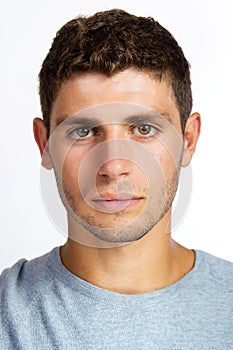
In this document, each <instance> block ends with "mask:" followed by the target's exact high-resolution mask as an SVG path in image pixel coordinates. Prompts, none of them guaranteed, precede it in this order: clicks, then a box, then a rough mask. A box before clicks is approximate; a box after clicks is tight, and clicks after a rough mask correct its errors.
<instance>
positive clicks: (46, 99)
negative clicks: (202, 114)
mask: <svg viewBox="0 0 233 350" xmlns="http://www.w3.org/2000/svg"><path fill="white" fill-rule="evenodd" d="M128 68H135V69H138V70H140V71H143V72H148V73H149V74H151V76H153V77H154V78H155V79H157V80H159V81H161V80H162V79H166V80H167V82H168V83H169V84H170V85H171V87H172V91H173V94H174V98H175V102H176V105H177V108H178V110H179V113H180V123H181V128H182V131H183V132H184V129H185V125H186V121H187V119H188V117H189V115H190V113H191V109H192V92H191V82H190V71H189V63H188V62H187V60H186V58H185V56H184V54H183V51H182V49H181V47H180V46H179V45H178V43H177V42H176V40H175V39H174V37H173V36H172V35H171V34H170V33H169V32H168V31H167V30H166V29H165V28H163V27H162V26H161V25H160V24H159V23H158V22H157V21H154V19H153V18H151V17H147V18H146V17H137V16H134V15H132V14H129V13H127V12H125V11H123V10H118V9H116V10H110V11H104V12H98V13H96V14H95V15H93V16H91V17H77V18H75V19H73V20H71V21H69V22H68V23H66V24H65V25H64V26H63V27H62V28H61V29H60V30H59V31H58V32H57V35H56V37H55V39H54V41H53V44H52V47H51V49H50V51H49V53H48V55H47V57H46V58H45V60H44V62H43V65H42V69H41V71H40V74H39V81H40V89H39V91H40V101H41V108H42V114H43V119H44V123H45V126H46V129H47V135H49V132H50V114H51V108H52V105H53V102H54V101H55V99H56V96H57V94H58V91H59V89H60V87H61V84H62V83H63V82H64V81H67V80H69V79H70V77H72V76H73V74H74V73H75V74H82V73H85V72H97V73H102V74H104V75H106V76H107V77H111V76H113V75H114V74H116V73H119V72H122V71H124V70H126V69H128Z"/></svg>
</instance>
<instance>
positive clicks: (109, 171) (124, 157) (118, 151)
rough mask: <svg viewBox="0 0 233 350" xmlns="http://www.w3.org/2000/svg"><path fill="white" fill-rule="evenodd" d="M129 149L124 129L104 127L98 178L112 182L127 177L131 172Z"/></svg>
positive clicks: (130, 151)
mask: <svg viewBox="0 0 233 350" xmlns="http://www.w3.org/2000/svg"><path fill="white" fill-rule="evenodd" d="M131 148H132V145H130V144H129V143H128V142H127V140H126V139H125V136H124V128H121V127H120V126H119V125H110V126H108V127H106V138H105V142H103V144H102V145H101V147H100V149H99V151H100V153H101V155H100V159H101V161H102V164H101V166H100V168H99V171H98V173H97V174H98V176H99V177H100V178H102V179H103V178H105V180H106V179H107V180H112V181H114V180H117V179H119V178H125V177H127V176H128V175H129V174H130V173H131V171H132V161H130V159H131V157H129V155H130V156H131V153H133V150H132V149H131Z"/></svg>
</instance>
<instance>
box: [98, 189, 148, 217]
mask: <svg viewBox="0 0 233 350" xmlns="http://www.w3.org/2000/svg"><path fill="white" fill-rule="evenodd" d="M143 199H144V198H143V197H142V196H134V195H132V194H127V193H124V194H116V193H114V194H113V193H103V194H101V195H99V196H96V197H94V198H93V199H92V203H93V206H94V207H95V208H96V209H97V210H101V211H104V212H112V213H113V212H119V211H122V210H125V209H128V208H130V207H133V206H135V205H137V204H139V203H140V202H141V201H142V200H143Z"/></svg>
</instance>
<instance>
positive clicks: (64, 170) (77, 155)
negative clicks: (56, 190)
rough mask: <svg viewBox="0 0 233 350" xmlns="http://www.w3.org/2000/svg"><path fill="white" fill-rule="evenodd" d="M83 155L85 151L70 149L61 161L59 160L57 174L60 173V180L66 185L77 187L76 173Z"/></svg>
mask: <svg viewBox="0 0 233 350" xmlns="http://www.w3.org/2000/svg"><path fill="white" fill-rule="evenodd" d="M84 157H85V153H84V154H83V153H81V152H77V151H73V150H70V151H69V152H68V153H67V154H66V156H65V157H64V160H63V162H60V164H59V174H61V176H62V182H63V184H64V185H65V186H66V187H69V188H74V187H77V188H78V186H77V185H78V174H79V170H80V167H81V164H82V160H83V158H84Z"/></svg>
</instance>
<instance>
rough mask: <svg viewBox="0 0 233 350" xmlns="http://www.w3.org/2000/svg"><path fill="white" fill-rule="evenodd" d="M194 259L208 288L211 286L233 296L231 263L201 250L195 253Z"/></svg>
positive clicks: (232, 264)
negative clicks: (195, 258)
mask: <svg viewBox="0 0 233 350" xmlns="http://www.w3.org/2000/svg"><path fill="white" fill-rule="evenodd" d="M196 257H197V262H198V264H199V265H200V267H201V271H202V276H203V279H204V280H205V281H206V283H207V282H208V284H209V287H210V286H211V285H212V286H214V287H217V288H219V289H222V290H225V291H226V292H229V293H232V296H233V263H232V262H230V261H228V260H224V259H221V258H219V257H216V256H214V255H212V254H209V253H206V252H204V251H201V250H197V251H196Z"/></svg>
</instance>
